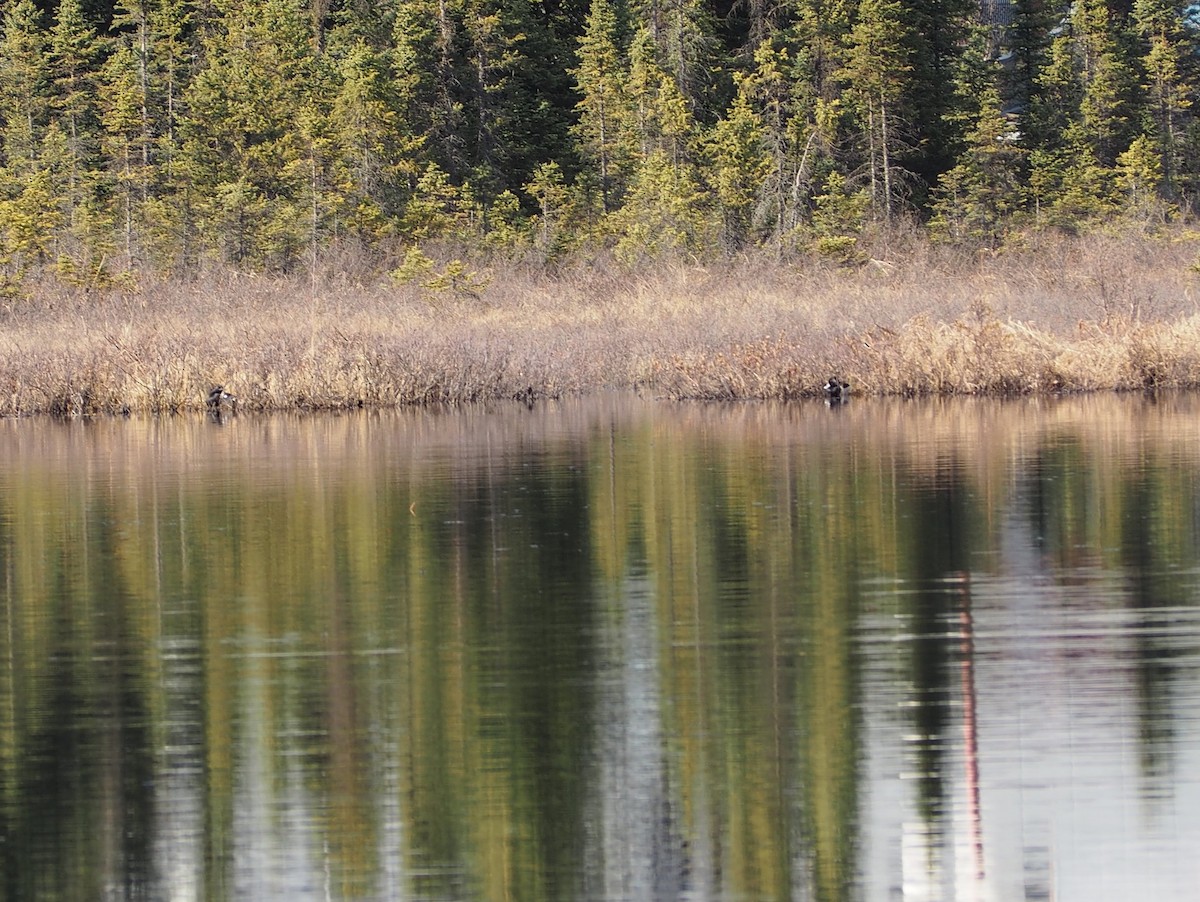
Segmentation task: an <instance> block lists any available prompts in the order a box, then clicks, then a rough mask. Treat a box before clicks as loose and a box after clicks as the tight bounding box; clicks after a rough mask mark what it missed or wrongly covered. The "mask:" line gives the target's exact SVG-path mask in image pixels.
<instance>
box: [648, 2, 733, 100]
mask: <svg viewBox="0 0 1200 902" xmlns="http://www.w3.org/2000/svg"><path fill="white" fill-rule="evenodd" d="M638 5H639V7H640V8H639V9H638V10H637V16H638V19H639V21H640V29H639V30H641V31H643V32H644V33H645V35H646V37H647V39H648V40H649V43H650V44H651V45H652V46H653V47H654V55H655V56H656V58H657V59H658V60H659V61H661V64H662V66H663V69H664V70H665V71H667V72H669V73H670V74H671V76H672V77H673V78H674V80H675V84H676V85H677V87H678V89H679V93H680V94H681V95H682V96H683V97H684V99H685V100H686V101H687V104H688V108H689V110H690V111H691V112H692V113H693V114H703V113H704V112H706V111H707V109H708V107H709V102H708V101H709V92H710V89H711V87H712V81H713V78H712V76H713V71H714V68H715V66H714V61H713V58H712V57H713V54H714V53H715V50H716V45H717V41H716V38H715V35H714V26H713V20H712V16H711V14H710V13H709V10H708V8H707V5H706V4H705V3H704V2H702V0H641V2H640V3H639V4H638Z"/></svg>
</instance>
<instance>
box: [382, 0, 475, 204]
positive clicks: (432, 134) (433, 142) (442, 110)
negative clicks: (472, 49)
mask: <svg viewBox="0 0 1200 902" xmlns="http://www.w3.org/2000/svg"><path fill="white" fill-rule="evenodd" d="M460 2H461V0H398V2H397V5H396V22H395V28H394V31H393V38H394V48H393V52H392V65H393V67H394V69H395V73H396V75H395V77H396V82H397V96H398V97H399V98H400V100H401V103H402V104H403V106H402V108H401V113H402V115H403V116H404V118H405V119H406V120H407V121H408V122H410V123H412V126H413V128H414V129H415V130H416V131H417V132H418V133H419V134H423V135H425V138H426V145H427V147H428V148H429V151H430V153H431V155H432V157H433V159H434V160H436V161H437V163H438V165H439V168H441V169H443V170H444V171H446V172H447V173H449V175H450V176H451V177H452V178H455V179H460V180H461V179H463V178H466V177H467V174H468V173H469V171H470V169H471V165H470V161H469V158H468V154H467V145H466V141H465V127H466V114H465V110H464V106H463V99H462V90H463V85H465V84H467V83H468V82H469V77H468V76H467V75H466V74H465V73H464V72H463V68H462V66H463V64H462V59H461V56H460V54H459V53H458V50H457V43H458V41H459V30H460V23H461V21H462V14H461V6H460Z"/></svg>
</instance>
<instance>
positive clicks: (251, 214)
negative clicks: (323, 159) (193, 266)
mask: <svg viewBox="0 0 1200 902" xmlns="http://www.w3.org/2000/svg"><path fill="white" fill-rule="evenodd" d="M314 74H315V72H314V68H313V56H312V39H311V34H310V31H309V27H308V21H307V13H306V11H305V10H304V9H303V7H302V6H301V5H300V3H299V2H297V0H267V2H266V3H265V4H262V5H259V4H257V3H250V2H249V0H247V2H245V4H244V5H238V4H236V3H235V4H232V5H231V6H230V7H229V9H228V10H227V11H226V13H225V14H224V17H223V19H222V20H221V23H220V25H219V27H218V28H217V29H216V30H215V31H214V33H213V35H212V36H211V37H210V38H209V39H208V40H207V41H206V43H205V65H204V67H203V68H202V69H201V70H200V71H199V72H198V73H197V74H196V76H195V78H194V79H193V81H192V82H191V84H190V85H189V87H188V91H187V93H186V97H185V103H186V107H187V110H188V114H187V118H186V119H185V121H184V123H183V132H184V141H183V146H182V148H181V151H180V168H181V175H182V177H183V178H184V179H185V181H186V183H187V191H188V195H189V198H190V199H191V202H192V206H193V209H194V211H195V215H196V220H197V228H198V229H199V233H200V234H199V238H200V239H201V242H202V244H203V245H205V246H207V247H208V248H209V249H210V250H211V251H213V252H214V253H215V254H216V255H217V256H218V257H219V258H220V259H223V260H227V261H230V262H233V263H245V264H249V265H263V264H268V263H271V264H274V265H280V264H286V263H287V262H288V261H289V260H293V259H295V257H296V254H297V253H298V252H299V250H300V249H301V248H303V247H305V246H307V245H308V243H309V238H310V234H309V231H308V229H307V228H305V224H306V223H309V222H310V218H309V216H308V215H307V211H308V209H309V208H310V206H311V202H312V197H311V193H310V180H309V178H308V177H307V176H308V175H310V173H311V166H308V165H306V163H307V162H308V161H309V160H310V153H309V147H308V146H307V142H306V140H305V138H306V136H305V135H304V134H302V133H301V132H300V131H299V130H298V129H297V128H296V125H297V123H298V122H299V121H300V119H301V114H302V112H303V110H304V109H305V102H306V98H305V97H304V95H303V93H302V92H303V91H304V89H305V88H306V86H311V85H312V78H313V76H314ZM306 170H308V171H306Z"/></svg>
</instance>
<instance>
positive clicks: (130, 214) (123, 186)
mask: <svg viewBox="0 0 1200 902" xmlns="http://www.w3.org/2000/svg"><path fill="white" fill-rule="evenodd" d="M143 72H144V67H143V66H142V65H141V60H140V58H139V55H138V54H137V53H135V52H134V50H133V47H132V46H131V43H130V42H129V41H128V40H124V41H121V42H120V43H119V45H118V47H117V50H116V52H114V53H113V55H112V56H111V57H109V59H108V61H107V62H106V63H105V66H104V71H103V74H102V82H103V84H104V92H103V95H102V108H101V122H102V124H103V127H104V134H103V137H102V138H101V149H102V151H103V155H104V157H105V160H106V164H107V167H108V177H109V181H110V182H111V184H112V189H113V206H114V210H113V212H114V213H115V215H116V218H117V221H118V222H119V224H120V226H119V227H120V232H121V243H122V245H123V247H124V251H125V256H126V259H127V260H128V261H130V262H132V261H133V260H135V259H136V258H137V256H138V254H139V250H140V249H139V247H138V238H139V231H140V230H139V228H138V225H139V219H140V217H141V214H142V209H143V207H144V205H145V203H146V201H147V199H148V198H149V194H150V181H151V178H150V154H149V149H150V148H149V145H150V140H149V137H150V136H149V135H148V133H147V122H146V96H145V93H144V87H145V81H144V78H143Z"/></svg>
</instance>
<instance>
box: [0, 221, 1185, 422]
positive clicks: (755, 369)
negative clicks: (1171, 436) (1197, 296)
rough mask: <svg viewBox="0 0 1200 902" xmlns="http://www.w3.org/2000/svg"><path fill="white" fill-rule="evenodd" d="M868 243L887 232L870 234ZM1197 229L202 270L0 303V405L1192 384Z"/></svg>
mask: <svg viewBox="0 0 1200 902" xmlns="http://www.w3.org/2000/svg"><path fill="white" fill-rule="evenodd" d="M880 253H882V252H880ZM1195 257H1196V246H1195V241H1193V240H1190V239H1189V238H1188V237H1187V236H1182V235H1181V236H1177V237H1176V239H1175V240H1169V239H1158V240H1154V241H1151V240H1148V239H1132V240H1130V239H1116V238H1106V237H1103V236H1092V237H1089V238H1085V239H1066V238H1060V239H1043V243H1042V244H1040V245H1038V246H1035V247H1026V248H1023V249H1019V250H1014V251H1009V252H1007V253H1005V254H1002V255H999V256H996V257H990V256H989V257H985V258H978V259H976V258H963V257H956V256H955V255H954V254H953V253H952V252H949V251H942V250H939V249H938V248H935V247H932V246H930V245H928V244H923V243H921V242H919V241H915V240H909V241H907V242H900V241H897V242H896V243H894V244H893V245H892V246H891V247H889V248H888V249H887V251H886V259H883V260H873V261H871V262H870V263H868V264H866V265H864V266H862V267H860V268H858V269H854V270H847V269H841V268H835V267H828V266H820V265H817V266H813V267H807V268H800V267H795V266H785V265H780V264H775V263H771V262H766V261H761V260H758V261H747V262H741V263H738V264H722V265H720V266H711V267H710V266H700V265H694V264H693V265H686V266H684V265H679V266H670V265H664V266H662V267H660V268H658V269H655V270H654V271H648V272H641V273H639V274H633V275H631V274H628V273H625V272H623V271H621V270H619V269H618V268H617V267H615V266H612V265H609V264H606V263H603V262H600V263H597V262H594V261H593V262H591V263H589V264H588V265H586V266H583V265H580V266H579V267H578V268H576V269H570V270H566V271H563V272H561V273H559V274H557V275H556V276H555V277H553V278H551V277H549V276H547V275H545V274H544V273H540V272H531V271H529V270H521V269H513V270H511V271H505V270H503V268H493V270H492V271H491V272H490V277H491V278H490V281H489V282H488V283H487V285H486V287H484V288H482V289H481V290H480V291H479V292H478V294H477V295H472V294H454V293H450V292H443V293H440V294H432V295H431V294H429V293H428V292H425V291H422V290H420V289H418V288H414V287H411V286H394V285H390V284H378V285H373V286H366V287H364V286H355V285H350V284H347V283H344V282H340V281H338V280H337V279H329V280H327V281H326V283H324V284H321V285H317V286H314V285H311V284H309V283H308V282H307V281H289V280H284V279H268V278H256V277H249V276H235V275H230V274H226V275H218V276H210V277H207V278H206V279H205V280H203V281H197V282H192V283H186V284H180V283H170V284H168V283H160V284H148V285H146V286H145V287H144V288H143V290H142V291H141V292H139V293H137V294H135V295H116V294H113V295H104V296H96V295H92V296H73V295H69V294H63V293H54V292H50V291H46V292H43V293H39V294H37V295H35V296H34V297H33V298H30V299H27V300H21V301H15V302H11V303H10V304H9V305H8V306H7V307H6V308H3V309H0V414H3V415H17V414H26V413H34V412H50V413H54V414H59V415H80V414H82V415H87V414H96V413H115V412H121V411H154V412H171V411H181V410H201V409H203V407H204V397H205V395H206V394H207V392H208V390H209V388H211V387H212V386H213V385H216V384H223V385H225V386H226V387H227V388H228V390H229V391H231V392H232V393H234V394H235V395H237V396H238V398H239V402H240V408H241V409H243V410H247V409H249V410H276V409H297V408H300V409H303V408H334V407H353V406H394V405H405V404H429V403H459V402H471V401H478V400H486V399H493V398H506V397H509V398H520V399H528V400H532V399H534V398H538V397H554V396H560V395H564V394H572V393H580V392H588V391H595V390H598V389H603V388H610V387H618V388H634V389H638V390H642V391H645V392H647V393H649V394H653V395H656V396H665V397H672V398H712V399H740V398H778V399H787V398H793V397H799V396H804V395H812V394H816V393H818V392H819V390H820V386H821V384H822V383H823V382H824V381H825V379H826V378H827V377H828V376H829V375H831V374H834V373H838V374H842V375H844V376H845V377H847V378H849V379H850V380H851V381H852V382H853V383H854V386H855V390H856V391H858V392H862V393H869V394H918V393H970V394H988V393H1024V392H1042V391H1062V390H1095V389H1128V388H1140V387H1146V386H1193V385H1200V316H1198V315H1197V313H1198V311H1197V309H1196V304H1195V301H1194V293H1195V289H1196V286H1195V278H1196V276H1195V274H1194V273H1193V272H1192V271H1191V270H1190V265H1191V263H1192V261H1193V260H1194V259H1195Z"/></svg>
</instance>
